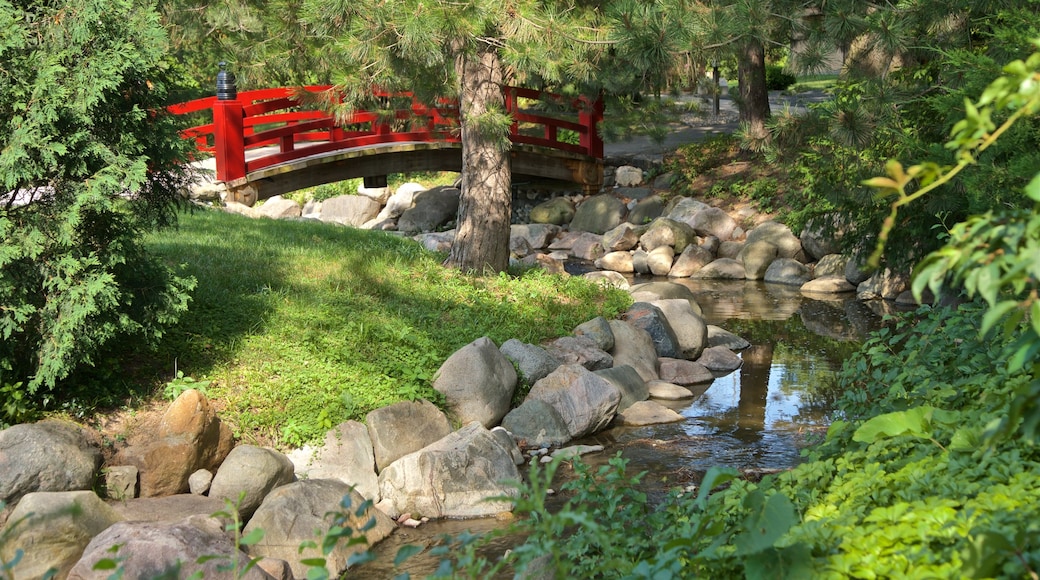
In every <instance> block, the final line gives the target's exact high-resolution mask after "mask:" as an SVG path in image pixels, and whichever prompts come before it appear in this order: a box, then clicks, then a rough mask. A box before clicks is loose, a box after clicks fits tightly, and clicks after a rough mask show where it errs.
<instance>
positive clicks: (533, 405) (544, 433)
mask: <svg viewBox="0 0 1040 580" xmlns="http://www.w3.org/2000/svg"><path fill="white" fill-rule="evenodd" d="M502 427H504V428H506V429H507V430H508V431H509V432H510V433H512V434H513V437H515V438H516V439H517V440H519V441H520V442H521V443H522V445H523V446H524V447H542V446H546V445H563V444H564V443H566V442H568V441H570V440H571V433H570V429H568V428H567V422H566V421H564V420H563V417H561V416H560V412H559V411H557V410H556V408H555V407H553V406H552V405H550V404H549V403H547V402H545V401H541V400H538V399H530V400H527V401H524V402H523V404H521V405H520V406H519V407H517V408H515V409H513V410H512V411H510V412H509V413H507V414H506V416H505V417H504V418H503V419H502Z"/></svg>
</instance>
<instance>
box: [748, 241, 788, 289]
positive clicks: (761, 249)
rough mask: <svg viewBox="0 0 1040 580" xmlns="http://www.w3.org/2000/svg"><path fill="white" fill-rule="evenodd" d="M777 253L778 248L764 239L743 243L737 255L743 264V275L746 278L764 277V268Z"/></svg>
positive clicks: (759, 278) (774, 258)
mask: <svg viewBox="0 0 1040 580" xmlns="http://www.w3.org/2000/svg"><path fill="white" fill-rule="evenodd" d="M778 254H779V249H778V248H777V247H776V246H774V245H773V244H772V243H771V242H767V241H765V240H758V241H756V242H752V243H749V244H747V245H745V246H744V247H743V249H741V250H740V255H739V260H740V261H741V262H743V264H744V277H745V278H746V279H748V280H761V279H762V278H764V277H765V275H766V269H767V268H769V265H770V264H772V263H773V260H776V257H777V255H778Z"/></svg>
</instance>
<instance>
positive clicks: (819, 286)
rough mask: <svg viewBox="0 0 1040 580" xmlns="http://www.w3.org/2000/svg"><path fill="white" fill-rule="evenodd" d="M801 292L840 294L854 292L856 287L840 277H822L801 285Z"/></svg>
mask: <svg viewBox="0 0 1040 580" xmlns="http://www.w3.org/2000/svg"><path fill="white" fill-rule="evenodd" d="M801 291H802V292H803V293H805V294H839V293H842V292H855V291H856V287H855V286H853V285H852V284H850V283H849V281H848V280H846V279H845V276H844V275H840V276H823V277H822V278H816V279H814V280H810V281H808V282H806V283H805V284H802V287H801Z"/></svg>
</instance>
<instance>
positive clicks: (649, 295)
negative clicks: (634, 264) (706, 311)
mask: <svg viewBox="0 0 1040 580" xmlns="http://www.w3.org/2000/svg"><path fill="white" fill-rule="evenodd" d="M628 291H629V293H630V294H631V295H632V300H634V301H635V302H655V301H657V300H671V299H678V300H686V301H687V302H689V303H690V308H692V309H693V311H694V312H696V313H697V314H698V315H699V314H700V313H701V306H700V304H697V296H695V295H694V293H693V291H692V290H690V288H689V287H688V286H684V285H682V284H677V283H675V282H671V281H662V282H648V283H646V284H636V285H635V286H632V287H631V288H629V289H628Z"/></svg>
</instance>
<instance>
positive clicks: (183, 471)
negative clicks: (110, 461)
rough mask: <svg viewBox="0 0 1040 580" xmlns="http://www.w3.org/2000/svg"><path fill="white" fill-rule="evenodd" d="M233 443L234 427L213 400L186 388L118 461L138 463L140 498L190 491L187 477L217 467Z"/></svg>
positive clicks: (134, 464) (120, 454) (117, 458)
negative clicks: (221, 417)
mask: <svg viewBox="0 0 1040 580" xmlns="http://www.w3.org/2000/svg"><path fill="white" fill-rule="evenodd" d="M233 445H234V439H233V437H232V435H231V429H230V428H229V427H228V426H227V425H225V424H224V423H223V422H221V420H220V418H219V417H217V412H216V409H214V408H213V406H212V405H211V404H210V402H209V399H207V398H206V396H205V395H204V394H202V393H201V392H200V391H198V390H196V389H187V390H185V391H184V392H182V393H181V394H180V395H179V396H178V397H177V398H176V399H175V400H174V401H173V403H171V404H170V406H169V407H167V409H166V412H165V413H163V416H162V419H161V420H160V423H159V427H158V429H156V430H155V432H147V433H143V434H142V435H141V439H140V440H137V438H134V439H132V440H131V442H130V445H129V446H128V447H127V448H125V449H123V450H122V451H120V453H119V454H118V455H117V457H116V463H117V464H124V465H133V466H135V467H137V469H138V470H139V472H140V476H141V481H140V485H141V497H161V496H166V495H174V494H178V493H184V492H186V491H188V478H189V477H190V476H191V474H192V473H195V472H196V471H198V470H199V469H206V470H209V471H216V470H217V467H218V466H220V464H221V462H222V461H223V460H224V458H225V457H227V455H228V453H230V452H231V448H232V447H233Z"/></svg>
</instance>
